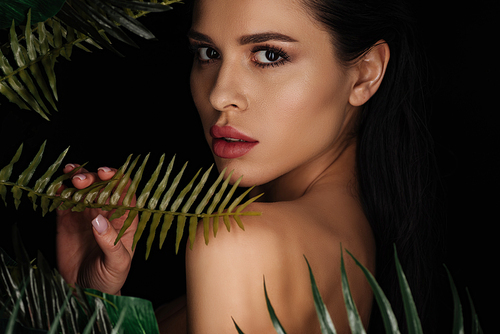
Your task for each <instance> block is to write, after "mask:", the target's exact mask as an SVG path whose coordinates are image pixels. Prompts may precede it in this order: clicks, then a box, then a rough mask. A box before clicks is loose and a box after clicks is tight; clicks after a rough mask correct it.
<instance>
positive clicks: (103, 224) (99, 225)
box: [92, 215, 108, 234]
mask: <svg viewBox="0 0 500 334" xmlns="http://www.w3.org/2000/svg"><path fill="white" fill-rule="evenodd" d="M92 226H94V228H95V230H96V231H97V233H99V234H102V233H103V232H104V231H106V230H107V228H108V221H107V220H106V218H104V217H103V216H102V215H98V216H97V217H95V218H94V220H92Z"/></svg>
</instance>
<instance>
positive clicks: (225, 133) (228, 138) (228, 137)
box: [210, 125, 259, 159]
mask: <svg viewBox="0 0 500 334" xmlns="http://www.w3.org/2000/svg"><path fill="white" fill-rule="evenodd" d="M210 135H211V137H212V138H213V140H212V151H213V152H214V154H215V155H216V156H218V157H219V158H223V159H236V158H239V157H242V156H243V155H245V154H247V153H248V152H249V151H250V150H251V149H252V148H253V147H255V146H256V145H257V144H258V143H259V142H258V141H257V140H255V139H253V138H251V137H249V136H247V135H245V134H243V133H241V132H240V131H238V130H236V129H235V128H233V127H230V126H223V127H221V126H218V125H214V126H212V127H211V128H210Z"/></svg>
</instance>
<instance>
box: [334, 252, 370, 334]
mask: <svg viewBox="0 0 500 334" xmlns="http://www.w3.org/2000/svg"><path fill="white" fill-rule="evenodd" d="M340 274H341V278H342V293H343V294H344V302H345V308H346V311H347V319H348V320H349V326H350V327H351V331H352V332H353V333H359V334H364V333H366V331H365V328H364V327H363V322H362V321H361V317H360V316H359V313H358V309H357V308H356V304H355V303H354V299H353V298H352V295H351V289H350V288H349V281H348V280H347V273H346V270H345V265H344V255H343V251H342V244H341V245H340Z"/></svg>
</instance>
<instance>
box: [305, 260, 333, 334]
mask: <svg viewBox="0 0 500 334" xmlns="http://www.w3.org/2000/svg"><path fill="white" fill-rule="evenodd" d="M304 259H305V260H306V262H307V268H309V277H310V279H311V288H312V293H313V298H314V307H316V314H317V315H318V319H319V325H320V328H321V333H323V334H335V333H337V331H336V330H335V326H334V325H333V321H332V318H331V317H330V313H328V310H327V308H326V305H325V303H324V302H323V299H322V298H321V295H320V293H319V290H318V287H317V285H316V280H315V279H314V275H313V272H312V269H311V266H310V265H309V261H307V258H306V257H305V255H304Z"/></svg>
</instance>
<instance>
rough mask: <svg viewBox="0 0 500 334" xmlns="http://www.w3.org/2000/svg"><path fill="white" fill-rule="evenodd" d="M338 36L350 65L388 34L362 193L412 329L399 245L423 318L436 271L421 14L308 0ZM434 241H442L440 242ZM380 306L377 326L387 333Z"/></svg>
mask: <svg viewBox="0 0 500 334" xmlns="http://www.w3.org/2000/svg"><path fill="white" fill-rule="evenodd" d="M302 2H303V4H304V6H305V7H306V8H307V9H308V10H309V12H311V13H312V17H313V18H314V19H316V20H317V21H318V22H320V23H321V24H322V25H323V27H325V28H326V29H327V30H328V31H329V32H330V33H331V35H332V41H333V44H334V47H335V49H336V52H337V56H338V58H339V59H340V61H341V62H342V63H343V64H345V65H346V66H349V64H351V63H352V62H353V61H355V60H357V59H359V57H361V56H362V55H363V54H365V53H366V52H367V51H369V50H370V48H371V47H372V46H373V45H375V44H376V43H377V42H379V41H380V40H384V41H385V42H387V43H388V45H389V48H390V53H391V58H390V61H389V64H388V67H387V70H386V73H385V77H384V80H383V82H382V84H381V86H380V88H379V90H378V91H377V92H376V93H375V94H374V96H373V97H372V98H371V99H370V100H369V101H368V102H367V103H366V104H365V105H364V107H363V110H362V111H361V113H360V115H359V119H358V126H359V128H358V138H357V140H358V141H357V161H356V163H357V175H358V186H359V197H360V200H361V203H362V206H363V209H364V212H365V215H366V217H367V219H368V220H369V222H370V224H371V227H372V230H373V233H374V235H375V240H376V246H377V255H376V261H377V264H376V278H377V281H378V282H379V284H380V285H381V287H382V288H383V290H384V291H385V293H386V295H387V297H388V298H389V300H390V302H391V305H392V307H393V309H394V312H395V313H396V316H397V318H398V323H399V324H400V326H399V327H400V330H401V331H402V332H405V331H406V325H405V324H406V319H405V317H404V313H403V304H402V300H401V295H400V293H399V284H398V281H397V276H396V271H395V261H394V250H393V249H394V248H393V245H395V246H396V249H397V254H398V257H399V259H400V262H401V264H402V267H403V270H404V272H405V274H406V278H407V280H408V282H409V284H410V288H411V289H412V294H413V297H414V299H415V302H416V305H417V308H418V312H419V316H420V318H421V320H422V322H423V323H425V318H426V313H428V312H427V310H426V306H427V304H428V297H429V294H430V291H431V290H430V287H429V285H430V278H431V275H432V274H433V271H434V263H433V262H432V261H433V255H435V254H431V252H434V251H435V250H434V249H433V241H432V240H431V239H430V238H431V237H434V236H435V235H436V234H435V233H434V228H435V227H437V224H440V223H441V222H440V221H437V220H438V219H440V216H439V215H437V214H436V213H437V212H439V211H436V208H437V207H438V206H437V204H438V202H437V201H436V194H437V189H438V187H437V185H438V182H437V180H438V179H437V176H438V172H437V167H436V166H437V164H436V163H435V159H434V154H433V142H432V139H431V136H430V134H429V131H428V129H427V126H426V123H427V113H426V105H425V99H426V97H427V96H426V94H425V93H424V89H425V87H426V84H425V79H424V78H425V76H424V75H423V74H424V72H423V69H425V68H424V67H423V66H424V65H423V64H424V62H423V57H422V55H420V54H419V52H420V51H421V50H422V48H421V47H419V45H418V40H419V39H418V38H417V36H416V31H415V28H414V20H413V18H412V16H411V15H410V13H411V10H409V9H408V8H407V4H405V3H404V2H403V1H402V0H392V1H391V0H388V1H381V0H377V1H374V0H302ZM433 240H434V244H437V242H436V240H435V239H433ZM376 310H377V308H376V307H374V311H373V312H372V319H371V321H370V327H369V328H370V330H371V331H373V332H375V333H378V332H383V330H382V328H381V326H382V323H381V320H380V317H379V316H378V315H377V314H376V313H377V311H376Z"/></svg>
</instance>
